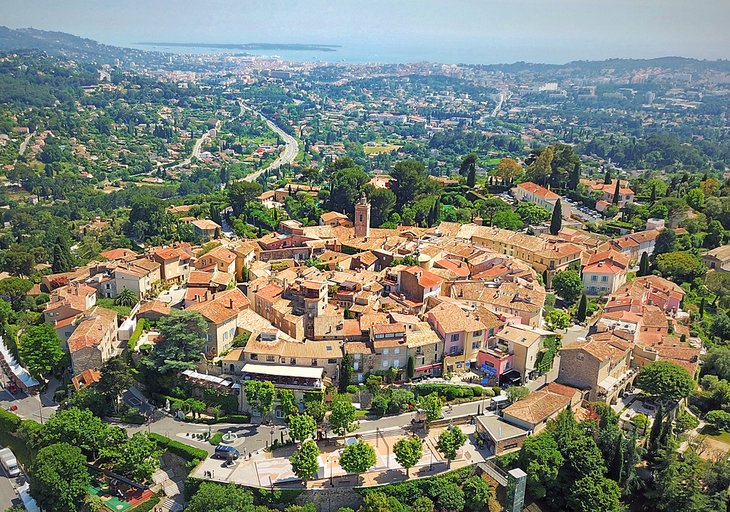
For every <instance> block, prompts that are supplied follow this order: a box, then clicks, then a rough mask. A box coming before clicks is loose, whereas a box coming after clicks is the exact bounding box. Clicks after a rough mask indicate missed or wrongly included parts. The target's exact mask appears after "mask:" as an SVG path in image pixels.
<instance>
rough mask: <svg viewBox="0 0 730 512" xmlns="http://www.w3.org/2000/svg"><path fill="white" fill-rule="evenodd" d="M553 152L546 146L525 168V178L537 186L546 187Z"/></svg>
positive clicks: (550, 170)
mask: <svg viewBox="0 0 730 512" xmlns="http://www.w3.org/2000/svg"><path fill="white" fill-rule="evenodd" d="M554 158H555V152H554V150H553V148H552V147H550V146H548V147H546V148H545V149H543V150H542V151H540V154H539V155H538V156H537V158H535V159H534V161H533V162H532V163H530V164H529V165H528V166H527V178H528V179H529V180H530V181H533V182H535V183H537V184H539V185H547V181H548V177H549V176H550V174H551V173H552V165H553V159H554Z"/></svg>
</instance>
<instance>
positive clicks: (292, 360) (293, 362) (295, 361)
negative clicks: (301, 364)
mask: <svg viewBox="0 0 730 512" xmlns="http://www.w3.org/2000/svg"><path fill="white" fill-rule="evenodd" d="M289 364H297V360H296V359H295V358H293V357H292V358H291V359H290V360H289Z"/></svg>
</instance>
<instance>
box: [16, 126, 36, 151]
mask: <svg viewBox="0 0 730 512" xmlns="http://www.w3.org/2000/svg"><path fill="white" fill-rule="evenodd" d="M33 135H35V132H30V133H29V134H28V135H27V136H26V137H25V140H24V141H23V142H21V143H20V147H19V148H18V156H23V154H24V153H25V149H26V148H27V147H28V143H29V142H30V139H31V138H33Z"/></svg>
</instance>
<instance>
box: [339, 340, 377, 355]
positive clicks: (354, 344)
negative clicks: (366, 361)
mask: <svg viewBox="0 0 730 512" xmlns="http://www.w3.org/2000/svg"><path fill="white" fill-rule="evenodd" d="M345 353H346V354H372V353H374V350H373V348H372V347H371V346H370V344H369V343H366V342H364V341H346V342H345Z"/></svg>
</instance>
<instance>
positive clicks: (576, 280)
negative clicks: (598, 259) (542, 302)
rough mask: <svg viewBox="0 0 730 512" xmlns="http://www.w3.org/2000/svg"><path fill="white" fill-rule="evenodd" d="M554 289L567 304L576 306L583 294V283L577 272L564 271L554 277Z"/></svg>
mask: <svg viewBox="0 0 730 512" xmlns="http://www.w3.org/2000/svg"><path fill="white" fill-rule="evenodd" d="M552 285H553V289H555V292H556V293H557V294H558V295H560V296H561V297H562V298H563V299H564V300H565V301H566V302H567V303H569V304H574V303H575V301H577V300H578V298H579V297H580V296H581V294H582V293H583V281H582V280H581V278H580V274H579V273H578V271H577V270H563V271H562V272H558V273H557V274H555V275H554V276H553V282H552Z"/></svg>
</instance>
